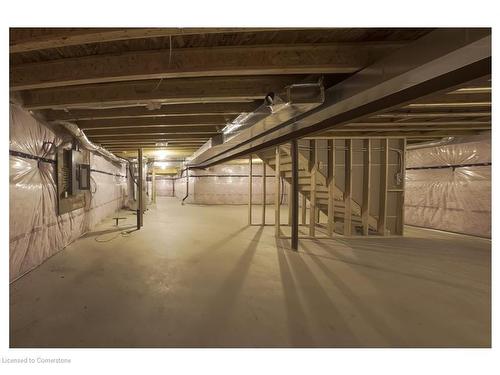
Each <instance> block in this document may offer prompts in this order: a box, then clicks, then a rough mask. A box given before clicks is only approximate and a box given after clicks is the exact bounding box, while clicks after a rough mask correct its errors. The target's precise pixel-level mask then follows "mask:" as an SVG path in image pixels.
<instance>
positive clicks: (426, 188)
mask: <svg viewBox="0 0 500 375" xmlns="http://www.w3.org/2000/svg"><path fill="white" fill-rule="evenodd" d="M461 141H462V142H461V143H456V144H450V145H446V146H438V147H430V148H421V149H415V150H409V151H408V155H407V166H406V167H407V168H408V169H407V171H406V192H405V222H406V223H407V224H410V225H417V226H422V227H427V228H433V229H440V230H446V231H451V232H458V233H464V234H471V235H476V236H482V237H490V236H491V166H490V165H484V164H488V163H490V162H491V141H490V138H489V137H483V138H482V139H477V138H471V139H470V140H469V141H468V140H467V139H463V140H461Z"/></svg>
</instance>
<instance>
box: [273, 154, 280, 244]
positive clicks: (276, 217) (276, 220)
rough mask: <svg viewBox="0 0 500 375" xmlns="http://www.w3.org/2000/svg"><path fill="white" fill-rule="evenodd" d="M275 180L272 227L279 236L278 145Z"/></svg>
mask: <svg viewBox="0 0 500 375" xmlns="http://www.w3.org/2000/svg"><path fill="white" fill-rule="evenodd" d="M274 175H275V182H274V228H275V236H276V237H277V238H279V236H280V235H281V229H280V203H281V202H280V201H281V194H280V190H281V189H280V177H281V176H280V175H281V173H280V147H279V146H278V147H276V163H275V172H274Z"/></svg>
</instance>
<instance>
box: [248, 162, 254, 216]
mask: <svg viewBox="0 0 500 375" xmlns="http://www.w3.org/2000/svg"><path fill="white" fill-rule="evenodd" d="M252 168H253V164H252V154H250V156H249V157H248V225H252Z"/></svg>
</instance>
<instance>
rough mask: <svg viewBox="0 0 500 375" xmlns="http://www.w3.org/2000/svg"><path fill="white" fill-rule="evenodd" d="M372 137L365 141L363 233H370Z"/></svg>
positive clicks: (362, 208)
mask: <svg viewBox="0 0 500 375" xmlns="http://www.w3.org/2000/svg"><path fill="white" fill-rule="evenodd" d="M371 145H372V142H371V139H366V140H364V141H363V148H364V152H363V204H362V207H361V222H362V225H363V235H365V236H367V235H368V233H369V225H368V217H369V215H370V190H371V164H372V163H371V159H372V155H371V153H372V147H371Z"/></svg>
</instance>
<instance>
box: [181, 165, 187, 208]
mask: <svg viewBox="0 0 500 375" xmlns="http://www.w3.org/2000/svg"><path fill="white" fill-rule="evenodd" d="M184 171H186V195H185V196H184V198H182V202H181V205H183V206H184V201H185V200H186V199H187V197H188V196H189V167H187V168H186V169H184ZM182 172H183V171H181V176H182Z"/></svg>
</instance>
